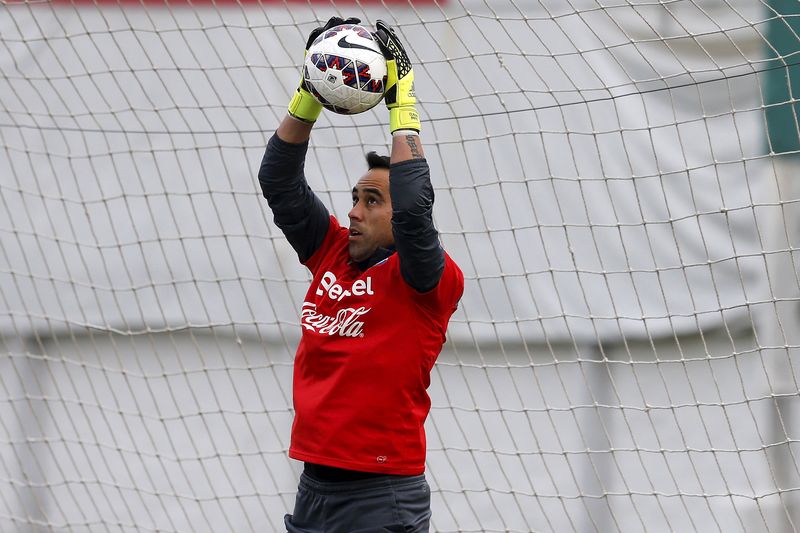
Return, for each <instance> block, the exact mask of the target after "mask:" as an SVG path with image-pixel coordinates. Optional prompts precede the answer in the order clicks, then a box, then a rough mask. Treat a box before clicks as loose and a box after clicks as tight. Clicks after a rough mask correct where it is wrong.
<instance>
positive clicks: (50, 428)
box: [0, 0, 800, 533]
mask: <svg viewBox="0 0 800 533" xmlns="http://www.w3.org/2000/svg"><path fill="white" fill-rule="evenodd" d="M798 13H800V9H798V7H797V5H796V2H794V1H789V0H764V1H762V2H751V1H747V0H685V1H663V2H661V1H638V0H635V1H629V0H608V1H606V0H602V1H597V0H571V1H568V2H557V1H548V0H535V1H534V0H530V1H528V0H428V1H422V0H419V1H411V0H392V1H390V0H382V1H369V2H368V1H364V0H361V1H359V0H352V1H350V2H345V1H341V2H340V1H336V0H331V1H321V0H320V1H315V0H305V1H288V0H287V1H269V0H260V1H250V0H237V1H235V2H234V1H224V2H215V1H213V0H211V1H204V2H201V3H198V2H194V1H193V2H189V1H185V2H184V1H172V0H170V1H168V2H164V1H162V0H136V1H134V0H130V1H128V0H124V1H123V0H119V2H117V1H108V0H85V1H78V0H54V1H50V2H45V1H42V2H38V1H19V2H15V1H6V2H3V3H2V4H0V530H2V531H20V532H34V531H70V532H89V531H91V532H94V531H126V532H127V531H143V532H148V531H153V532H155V531H158V532H178V531H180V532H225V531H236V532H242V531H282V530H283V529H282V527H283V514H284V513H286V512H291V509H292V506H293V502H294V495H295V491H296V486H297V477H298V474H299V471H300V469H301V467H302V465H300V464H298V463H297V462H295V461H291V460H289V459H288V457H287V447H288V439H289V431H290V425H291V421H292V416H293V411H292V400H291V379H292V360H293V356H294V350H295V348H296V346H297V343H298V340H299V336H300V326H299V318H298V314H299V306H300V304H301V303H302V300H303V295H304V294H305V291H306V288H307V285H308V282H309V276H308V273H307V271H306V270H305V269H304V268H303V267H302V266H301V265H299V264H298V262H297V257H296V255H295V254H294V252H293V251H292V249H291V247H290V246H289V245H288V244H287V242H286V240H285V239H284V238H283V236H282V234H281V233H280V231H278V230H277V228H276V227H275V226H274V224H273V222H272V216H271V214H270V213H269V210H268V208H267V206H266V203H265V201H264V200H263V198H262V197H261V196H260V191H259V188H258V183H257V177H256V174H257V169H258V165H259V162H260V160H261V156H262V154H263V151H264V148H265V145H266V141H267V139H268V138H269V136H270V135H271V133H272V132H273V131H274V129H275V128H276V126H277V124H278V123H279V121H280V119H281V118H282V117H283V116H284V114H285V110H286V105H287V103H288V101H289V98H290V96H291V93H292V91H293V90H294V88H295V87H296V84H297V81H298V78H299V64H300V61H301V59H302V45H303V44H304V42H305V37H306V35H307V34H308V32H309V31H310V30H311V29H312V28H314V27H316V26H317V25H319V24H320V23H321V22H324V21H325V20H327V19H328V17H330V16H332V15H334V14H338V15H342V16H345V17H346V16H358V17H360V18H361V19H362V20H364V21H365V23H366V24H367V25H368V26H372V25H373V24H374V22H375V21H376V20H377V19H379V18H381V19H385V20H387V21H388V22H389V23H391V24H392V25H393V26H394V27H396V29H397V31H398V33H399V34H400V35H401V37H402V38H403V40H404V42H405V43H406V47H407V49H408V51H409V54H410V56H411V58H412V60H413V61H414V68H415V79H416V90H417V94H418V99H419V101H420V104H419V110H420V113H421V115H422V119H423V132H422V140H423V142H424V144H425V148H426V152H427V156H428V161H429V163H430V165H431V170H432V180H433V183H434V187H435V190H436V205H435V210H434V211H435V220H436V224H437V227H438V229H439V231H440V233H441V239H442V242H443V244H444V247H445V248H446V249H447V250H448V252H449V253H450V255H451V256H453V257H454V258H455V260H456V261H457V262H458V263H459V265H460V266H461V268H462V270H463V271H464V274H465V281H466V288H465V293H464V297H463V299H462V301H461V302H460V305H459V309H458V311H457V312H456V314H455V315H454V316H453V319H452V321H451V324H450V328H449V331H448V341H447V343H446V345H445V347H444V350H443V352H442V354H441V356H440V358H439V361H438V363H437V366H436V367H435V369H434V372H433V376H432V384H431V387H430V390H429V393H430V395H431V399H432V408H431V413H430V416H429V418H428V420H427V423H426V429H427V435H428V461H427V469H426V471H427V476H428V480H429V482H430V484H431V488H432V507H433V518H432V523H431V524H432V530H435V531H442V532H445V531H449V532H457V531H458V532H470V531H474V532H477V531H507V532H528V531H553V532H565V531H580V532H586V531H598V532H604V533H605V532H612V531H626V532H628V531H648V532H671V531H703V532H706V531H724V532H733V531H747V532H755V531H770V532H781V533H783V532H787V531H797V530H798V529H800V393H798V390H799V389H798V379H800V351H799V350H800V318H798V314H799V313H798V309H800V282H799V281H798V273H797V272H798V260H800V258H798V247H800V185H798V183H797V177H798V176H800V155H798V154H800V151H799V150H800V140H798V137H799V130H798V116H797V111H798V107H799V106H798V102H797V94H798V91H800V66H798V65H799V62H800V54H799V53H798V50H800V37H799V36H800V20H799V19H798V17H800V15H799V14H798ZM387 120H388V118H387V114H386V110H385V109H384V107H383V106H382V105H380V106H378V107H376V108H375V109H373V110H371V111H368V112H366V113H363V114H360V115H357V116H352V117H345V116H339V115H332V114H330V113H323V115H322V117H321V118H320V120H319V122H318V123H317V125H316V127H315V128H314V133H313V137H312V142H311V148H310V150H309V156H308V160H307V163H306V174H307V176H308V179H309V183H310V185H311V187H312V188H313V189H314V190H315V191H316V192H317V193H318V194H319V195H320V197H321V198H322V199H323V201H324V202H325V204H326V205H327V206H328V207H329V209H330V210H331V212H332V213H334V214H336V215H337V216H338V217H339V218H340V220H346V218H347V212H348V209H349V204H350V188H351V187H352V184H353V180H354V179H356V178H357V177H358V176H360V175H361V174H362V173H363V171H364V169H365V163H364V153H365V152H367V151H370V150H377V151H379V152H382V153H387V152H388V149H389V145H388V142H389V140H390V139H389V135H388V132H387Z"/></svg>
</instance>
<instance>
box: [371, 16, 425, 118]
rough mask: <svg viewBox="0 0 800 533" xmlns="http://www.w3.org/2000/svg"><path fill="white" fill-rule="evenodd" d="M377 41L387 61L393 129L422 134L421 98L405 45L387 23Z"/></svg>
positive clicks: (381, 24)
mask: <svg viewBox="0 0 800 533" xmlns="http://www.w3.org/2000/svg"><path fill="white" fill-rule="evenodd" d="M376 28H377V29H376V31H375V39H376V40H377V41H378V44H380V47H381V51H382V52H383V55H384V56H385V57H386V67H387V70H388V75H387V79H386V96H385V100H386V107H387V108H389V129H390V130H391V131H392V132H395V131H397V130H415V131H419V130H420V121H419V114H418V113H417V108H416V103H417V97H416V94H415V93H414V69H413V67H412V66H411V60H410V59H409V58H408V54H407V53H406V50H405V48H404V47H403V43H401V42H400V39H399V38H398V37H397V34H396V33H395V32H394V30H393V29H392V28H391V27H389V25H388V24H386V23H385V22H384V21H382V20H379V21H378V23H377V24H376Z"/></svg>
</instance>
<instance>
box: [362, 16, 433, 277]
mask: <svg viewBox="0 0 800 533" xmlns="http://www.w3.org/2000/svg"><path fill="white" fill-rule="evenodd" d="M376 27H377V29H376V31H375V36H376V38H377V40H378V43H379V44H380V46H381V50H382V51H383V55H384V56H385V57H386V63H387V67H388V77H387V80H386V98H385V99H386V107H387V108H388V109H389V130H390V131H391V133H392V153H391V156H390V161H391V168H390V169H389V191H390V192H389V193H390V195H391V197H392V232H393V233H394V243H395V247H396V248H397V254H398V256H399V258H400V272H401V273H402V275H403V279H405V280H406V283H408V284H409V285H410V286H411V287H413V288H414V289H415V290H416V291H418V292H428V291H430V290H432V289H433V288H435V287H436V285H437V284H438V283H439V280H440V279H441V277H442V272H443V271H444V262H445V258H444V250H443V249H442V247H441V244H440V243H439V233H438V232H437V231H436V228H435V227H434V225H433V201H434V194H433V186H432V185H431V179H430V168H429V166H428V162H427V161H426V160H425V153H424V151H423V148H422V142H421V141H420V138H419V131H420V127H421V125H420V120H419V114H418V113H417V109H416V102H417V99H416V96H415V94H414V70H413V68H412V66H411V61H410V60H409V58H408V54H407V53H406V51H405V48H404V47H403V44H402V43H401V42H400V40H399V39H398V38H397V34H395V32H394V31H393V30H392V29H391V28H390V27H389V26H388V25H387V24H386V23H385V22H383V21H382V20H379V21H378V22H377V25H376Z"/></svg>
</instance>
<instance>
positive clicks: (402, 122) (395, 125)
mask: <svg viewBox="0 0 800 533" xmlns="http://www.w3.org/2000/svg"><path fill="white" fill-rule="evenodd" d="M421 129H422V125H421V124H420V121H419V113H417V108H416V107H414V106H402V107H394V108H392V109H390V110H389V131H391V132H392V133H394V132H396V131H397V130H414V131H416V132H417V133H419V131H420V130H421Z"/></svg>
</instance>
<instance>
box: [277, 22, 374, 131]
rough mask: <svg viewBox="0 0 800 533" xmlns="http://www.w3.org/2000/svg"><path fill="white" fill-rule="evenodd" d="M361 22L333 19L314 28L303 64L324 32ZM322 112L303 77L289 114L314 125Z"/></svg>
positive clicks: (309, 36)
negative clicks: (316, 40)
mask: <svg viewBox="0 0 800 533" xmlns="http://www.w3.org/2000/svg"><path fill="white" fill-rule="evenodd" d="M359 22H361V19H357V18H355V17H350V18H348V19H343V18H341V17H331V18H329V19H328V22H327V23H326V24H325V25H324V26H319V27H318V28H314V30H313V31H312V32H311V33H310V34H309V35H308V40H307V41H306V50H305V52H304V53H303V63H305V57H306V55H308V49H309V48H311V45H312V44H313V43H314V40H315V39H316V38H317V37H319V36H320V34H322V32H324V31H326V30H329V29H331V28H333V27H334V26H339V25H340V24H358V23H359ZM321 112H322V104H320V103H319V102H318V101H317V99H316V98H314V95H313V94H311V91H309V90H308V87H307V86H306V81H305V79H304V78H303V77H302V76H301V77H300V86H299V87H297V91H296V92H295V93H294V96H293V97H292V100H291V101H290V102H289V114H290V115H291V116H293V117H294V118H296V119H298V120H302V121H303V122H308V123H314V122H315V121H316V120H317V118H318V117H319V114H320V113H321Z"/></svg>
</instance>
